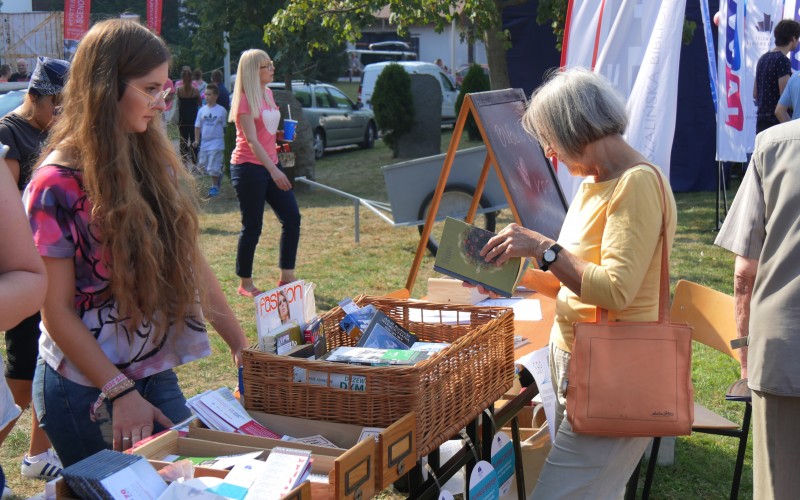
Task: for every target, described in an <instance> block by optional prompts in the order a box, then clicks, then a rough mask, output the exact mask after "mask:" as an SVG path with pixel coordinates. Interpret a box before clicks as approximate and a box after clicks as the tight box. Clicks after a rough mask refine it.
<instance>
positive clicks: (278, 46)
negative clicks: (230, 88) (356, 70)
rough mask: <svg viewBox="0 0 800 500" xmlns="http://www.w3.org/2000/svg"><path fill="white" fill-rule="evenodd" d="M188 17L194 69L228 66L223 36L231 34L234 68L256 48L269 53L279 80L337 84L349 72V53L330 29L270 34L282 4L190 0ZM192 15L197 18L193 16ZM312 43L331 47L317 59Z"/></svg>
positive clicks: (277, 0)
mask: <svg viewBox="0 0 800 500" xmlns="http://www.w3.org/2000/svg"><path fill="white" fill-rule="evenodd" d="M184 2H185V4H186V7H187V8H186V11H187V19H191V18H193V19H194V20H193V22H191V23H189V24H191V25H192V30H193V35H192V43H191V47H190V53H191V55H192V57H193V58H194V60H193V61H190V62H186V63H185V64H188V65H190V66H195V65H201V66H202V67H203V69H204V70H210V69H214V68H217V67H220V66H221V65H222V59H223V56H224V40H223V33H224V32H227V33H228V34H229V43H230V47H231V64H232V65H233V66H234V69H233V71H236V70H235V64H236V62H237V60H238V57H239V54H241V53H242V52H243V51H245V50H247V49H251V48H255V49H262V50H266V51H267V53H269V55H270V57H272V59H273V60H274V61H275V63H276V69H275V79H276V80H277V81H284V82H287V83H288V82H289V81H291V80H292V79H301V80H332V79H333V78H335V77H337V76H339V75H340V74H344V71H345V69H346V68H347V55H346V54H345V52H344V45H343V44H341V43H335V42H333V41H332V40H331V34H330V32H328V31H323V30H319V29H315V28H314V26H309V27H308V28H304V29H300V30H297V31H296V32H292V33H288V32H285V33H280V32H278V33H272V34H270V35H269V36H265V33H264V25H265V24H266V23H268V22H269V21H270V19H272V17H273V16H274V15H275V13H276V12H277V11H278V9H279V8H280V7H282V6H283V5H284V3H285V2H284V1H282V0H184ZM189 13H191V14H189ZM308 39H314V40H321V41H323V42H325V43H326V44H327V50H326V51H320V52H319V53H317V54H314V55H313V56H312V55H311V54H309V53H308V51H307V50H305V46H306V45H307V43H308Z"/></svg>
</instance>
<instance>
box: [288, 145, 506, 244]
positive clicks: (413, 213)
mask: <svg viewBox="0 0 800 500" xmlns="http://www.w3.org/2000/svg"><path fill="white" fill-rule="evenodd" d="M445 156H446V155H445V154H444V153H443V154H438V155H434V156H428V157H426V158H418V159H415V160H409V161H404V162H400V163H395V164H392V165H386V166H384V167H381V171H382V172H383V179H384V182H385V183H386V191H387V193H388V196H389V202H388V203H386V202H382V201H375V200H369V199H365V198H360V197H358V196H355V195H352V194H350V193H346V192H344V191H341V190H338V189H335V188H332V187H330V186H326V185H324V184H320V183H318V182H315V181H312V180H309V179H307V178H305V177H297V178H296V179H295V180H296V181H298V182H303V183H305V184H309V185H311V186H314V187H317V188H320V189H324V190H326V191H330V192H332V193H335V194H338V195H340V196H344V197H345V198H348V199H350V200H353V205H354V208H355V241H356V242H358V241H359V239H360V235H359V217H360V210H359V207H361V206H364V207H366V208H368V209H369V210H371V211H372V212H374V213H375V214H377V215H378V216H379V217H380V218H381V219H383V220H385V221H386V222H388V223H389V224H391V225H392V226H394V227H400V226H418V227H419V232H420V234H422V232H423V227H424V224H425V219H426V217H427V214H428V210H429V206H430V204H431V201H432V200H433V194H434V191H435V190H436V184H437V183H438V181H439V175H440V174H441V171H442V165H443V164H444V160H445ZM485 159H486V147H485V146H479V147H475V148H469V149H463V150H461V151H458V152H457V153H456V155H455V160H454V161H453V167H452V170H451V172H450V176H449V178H448V179H447V186H446V187H445V190H444V193H443V195H442V199H441V201H440V204H439V211H438V212H437V214H436V220H437V221H442V220H444V218H445V217H447V216H449V217H456V218H459V219H464V218H465V217H466V215H467V211H468V210H469V207H470V203H471V202H472V197H473V195H474V193H475V184H476V182H477V180H478V179H479V178H480V174H481V170H482V168H483V164H484V161H485ZM507 207H508V202H507V200H506V197H505V194H504V193H503V188H502V186H501V185H500V181H499V179H498V178H497V174H496V173H495V172H494V169H491V171H490V173H489V177H488V179H487V180H486V185H485V186H484V188H483V193H482V196H481V200H480V208H479V209H478V214H479V215H481V216H482V218H483V223H482V225H483V227H485V228H486V229H488V230H490V231H494V229H495V222H496V215H497V212H498V211H499V210H501V209H503V208H507ZM389 213H391V216H389V215H387V214H389ZM427 246H428V249H429V250H430V251H431V252H432V253H433V254H434V255H435V254H436V249H437V247H438V244H437V242H436V240H435V239H434V237H433V236H431V237H430V238H429V239H428V242H427Z"/></svg>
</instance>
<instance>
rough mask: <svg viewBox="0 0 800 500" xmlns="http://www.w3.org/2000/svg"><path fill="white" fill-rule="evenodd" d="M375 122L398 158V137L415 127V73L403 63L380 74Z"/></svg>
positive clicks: (385, 69)
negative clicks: (413, 76)
mask: <svg viewBox="0 0 800 500" xmlns="http://www.w3.org/2000/svg"><path fill="white" fill-rule="evenodd" d="M372 110H373V111H374V112H375V121H376V122H378V128H380V129H381V132H382V133H383V142H385V143H386V144H387V145H388V146H389V147H390V148H392V151H393V152H394V157H395V158H397V138H398V137H400V136H402V135H403V134H407V133H408V132H409V131H410V130H411V128H412V127H413V126H414V95H413V94H412V93H411V76H410V75H409V74H408V73H406V70H404V69H403V67H402V66H400V65H399V64H389V65H388V66H386V68H384V70H383V71H381V74H380V75H378V79H377V81H376V82H375V91H374V92H373V94H372Z"/></svg>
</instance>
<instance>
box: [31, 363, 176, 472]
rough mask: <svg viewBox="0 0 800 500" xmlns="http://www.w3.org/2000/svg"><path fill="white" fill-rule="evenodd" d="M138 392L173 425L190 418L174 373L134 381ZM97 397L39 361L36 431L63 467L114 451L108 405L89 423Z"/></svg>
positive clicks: (93, 390)
mask: <svg viewBox="0 0 800 500" xmlns="http://www.w3.org/2000/svg"><path fill="white" fill-rule="evenodd" d="M136 390H137V391H139V394H141V395H142V397H144V399H146V400H147V401H148V402H149V403H150V404H152V405H153V406H155V407H156V408H158V409H159V410H161V411H162V412H163V413H164V415H166V416H167V418H169V419H170V420H172V422H174V423H178V422H180V421H181V420H185V419H187V418H189V416H190V415H191V411H190V410H189V408H188V407H187V406H186V399H185V398H184V397H183V393H182V392H181V389H180V387H179V386H178V377H177V376H176V375H175V372H173V371H172V370H165V371H163V372H161V373H157V374H155V375H152V376H150V377H145V378H143V379H139V380H137V381H136ZM99 395H100V390H99V389H98V388H96V387H90V386H85V385H81V384H76V383H75V382H72V381H70V380H68V379H66V378H64V377H62V376H61V375H59V373H58V372H57V371H55V370H53V369H52V368H51V367H50V366H49V365H48V364H47V363H45V362H44V360H43V359H41V358H40V359H39V360H38V362H37V364H36V374H35V375H34V377H33V405H34V408H36V415H37V416H38V417H39V422H40V426H41V427H42V429H44V431H45V433H46V434H47V437H48V438H50V442H51V443H52V444H53V448H55V450H56V452H57V453H58V456H59V458H60V459H61V463H62V464H64V467H68V466H70V465H72V464H74V463H75V462H78V461H80V460H82V459H84V458H86V457H88V456H90V455H93V454H95V453H97V452H98V451H100V450H103V449H111V448H112V447H113V427H112V421H111V410H112V404H111V403H110V402H108V401H106V402H105V403H104V404H103V405H102V406H101V407H100V408H99V409H98V410H97V413H96V414H95V417H96V418H95V420H96V421H95V422H92V420H91V419H90V418H89V406H90V405H91V404H92V403H94V402H95V401H97V397H98V396H99ZM162 430H164V427H163V426H162V425H160V424H159V423H158V422H154V423H153V434H155V433H157V432H160V431H162Z"/></svg>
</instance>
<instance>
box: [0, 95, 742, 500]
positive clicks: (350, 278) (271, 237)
mask: <svg viewBox="0 0 800 500" xmlns="http://www.w3.org/2000/svg"><path fill="white" fill-rule="evenodd" d="M340 86H342V87H344V86H345V85H341V84H340ZM356 86H357V84H356ZM349 90H350V91H352V89H349ZM348 93H350V92H348ZM451 133H452V132H451V131H443V140H442V144H443V146H442V151H445V150H446V147H447V145H448V144H449V141H450V135H451ZM475 145H476V144H475V143H471V144H469V143H467V142H466V140H465V141H462V146H475ZM393 161H395V160H393V159H392V158H391V152H390V151H389V150H388V148H386V146H385V145H383V144H382V143H381V142H378V143H376V147H375V148H374V149H372V150H345V151H332V152H329V153H326V156H325V158H324V159H323V160H321V161H320V162H318V163H317V166H316V177H317V181H318V182H321V183H323V184H326V185H329V186H333V187H335V188H337V189H340V190H343V191H345V192H348V193H353V194H357V195H359V196H362V197H364V198H369V199H373V200H381V201H386V200H387V197H386V187H385V185H384V181H383V176H382V173H381V171H380V166H381V165H386V164H389V163H392V162H393ZM709 168H713V165H710V166H709ZM204 183H205V181H204V180H201V181H200V187H199V192H200V193H201V194H204V193H205V190H204V189H203V188H202V186H203V185H204ZM412 188H413V187H412ZM297 199H298V203H299V204H300V209H301V212H302V215H303V222H302V227H303V229H302V236H301V241H300V251H299V255H298V262H297V273H298V276H299V277H300V278H304V279H307V280H311V281H314V282H315V283H316V284H317V288H316V299H317V308H318V309H319V310H321V311H323V310H327V309H329V308H331V307H333V306H334V305H335V304H336V303H337V302H338V301H340V300H341V299H343V298H344V297H352V296H355V295H357V294H359V293H369V294H384V293H387V292H391V291H393V290H397V289H400V288H403V287H404V285H405V282H406V279H407V277H408V272H409V269H410V268H411V264H412V261H413V259H414V254H415V251H416V248H417V243H418V242H419V233H418V231H417V228H416V227H410V228H409V227H396V228H395V227H392V226H390V225H389V224H387V223H386V222H385V221H383V220H381V219H379V218H378V217H377V216H375V215H374V214H372V213H370V212H369V211H367V210H361V217H360V234H361V241H360V243H355V241H354V208H353V204H352V202H351V201H349V200H347V199H345V198H342V197H339V196H336V195H333V194H329V193H327V192H322V191H309V190H303V191H300V192H298V194H297ZM676 200H677V202H678V210H679V219H678V234H677V237H676V241H675V247H674V251H673V256H672V271H671V280H672V283H673V285H674V283H675V282H676V281H677V280H678V279H680V278H685V279H690V280H693V281H696V282H699V283H701V284H704V285H707V286H710V287H712V288H715V289H717V290H720V291H723V292H726V293H731V292H732V273H733V257H732V255H730V254H729V253H728V252H726V251H723V250H721V249H719V248H716V247H714V246H713V245H712V243H713V239H714V236H715V233H714V231H713V229H714V227H715V221H714V218H715V215H714V193H713V192H712V193H687V194H677V195H676ZM510 221H511V216H510V212H509V211H508V210H504V211H503V212H502V213H501V215H500V217H499V219H498V229H499V228H501V227H503V225H505V224H506V223H508V222H510ZM264 222H265V225H264V230H263V234H262V237H261V241H260V244H259V247H258V250H257V254H256V261H255V267H254V269H255V273H254V278H255V281H256V284H257V285H260V286H261V287H262V288H270V287H272V286H275V285H276V284H277V281H278V270H277V259H278V257H277V255H278V248H277V246H278V234H279V225H278V223H277V221H276V220H275V217H274V216H273V215H272V214H271V213H269V212H267V213H266V214H265V218H264ZM201 224H202V235H201V238H202V245H203V249H204V251H205V252H206V255H207V257H208V259H209V261H210V262H211V264H212V266H213V267H214V269H215V270H216V273H217V276H218V277H219V279H220V281H221V282H222V285H223V288H224V290H225V293H226V295H227V297H228V300H229V301H230V302H231V304H232V306H233V308H234V311H235V313H236V315H237V317H238V318H239V319H240V321H241V323H242V325H243V326H244V328H245V330H246V332H247V334H248V336H249V338H250V339H251V340H252V341H255V338H256V331H255V324H254V311H253V304H252V301H248V300H246V299H244V298H242V297H239V296H238V295H237V294H236V287H237V284H238V282H237V278H236V276H235V274H234V258H235V251H236V241H237V234H238V232H239V211H238V205H237V201H236V196H235V194H234V192H233V189H232V188H231V186H230V182H229V180H228V179H226V180H225V181H224V184H223V188H222V194H221V195H220V196H219V197H218V198H215V199H213V200H207V201H204V202H203V204H202V214H201ZM432 266H433V260H432V258H431V257H430V256H429V255H427V254H426V256H425V258H424V259H423V262H422V266H421V270H420V273H419V276H418V278H417V281H416V286H415V287H414V289H413V291H412V295H413V296H414V297H420V296H422V295H424V294H425V282H426V280H427V277H429V276H431V275H432ZM211 339H212V347H213V352H214V353H213V355H212V356H210V357H208V358H206V359H203V360H200V361H198V362H195V363H191V364H190V365H187V366H183V367H180V368H179V369H178V370H177V371H178V376H179V378H180V380H181V386H182V388H183V390H184V393H185V394H186V396H187V397H188V396H192V395H194V394H196V393H198V392H200V391H203V390H207V389H212V388H217V387H220V386H233V385H234V384H235V383H236V374H235V371H234V369H233V366H232V364H231V361H230V354H229V352H228V350H227V348H226V346H225V345H224V343H223V342H222V341H221V340H220V338H219V336H217V335H215V334H213V333H212V335H211ZM0 350H2V349H0ZM3 355H5V353H4V352H3ZM719 358H720V356H717V355H716V351H713V352H711V351H710V350H709V349H704V348H696V349H695V361H694V370H693V379H694V383H695V390H696V393H697V399H698V400H699V401H700V402H701V403H702V404H704V405H705V406H706V407H708V408H711V409H712V410H714V411H717V412H719V413H722V414H724V415H725V416H727V417H728V418H730V419H731V420H734V421H736V420H737V419H738V420H741V405H739V404H733V403H726V402H725V401H724V400H723V398H722V393H721V391H722V390H724V388H725V387H727V385H728V384H729V383H730V382H732V381H733V380H735V379H737V378H738V365H737V364H736V363H735V362H732V361H731V360H726V359H719ZM29 428H30V422H29V418H28V412H26V413H25V416H24V417H23V419H22V420H21V421H20V423H18V424H17V426H16V428H15V429H14V431H13V432H12V433H11V435H10V436H9V438H8V439H7V440H6V442H5V443H4V445H3V447H2V449H0V463H2V466H3V468H4V470H5V472H6V476H7V479H8V481H9V484H10V486H11V487H12V488H13V489H14V492H15V494H16V495H19V496H20V497H23V498H27V497H29V496H31V495H33V494H36V493H38V492H40V491H42V490H43V488H44V483H42V482H40V481H29V480H23V479H21V477H20V474H19V464H20V460H21V457H22V455H23V453H24V452H25V450H26V449H27V445H28V436H29ZM735 451H736V448H735V440H734V439H730V438H722V437H716V436H709V435H705V434H696V435H694V436H691V437H688V438H679V439H678V441H677V444H676V454H675V455H676V456H675V461H676V464H675V465H674V466H671V467H659V468H658V469H657V473H656V481H655V485H654V489H653V493H652V497H653V498H659V499H662V498H666V499H684V498H726V497H727V495H728V492H729V490H730V483H731V476H732V472H733V463H734V458H735ZM751 461H752V453H751V451H750V449H748V455H747V459H746V461H745V472H744V475H743V479H742V487H741V497H742V498H751V497H752V473H751Z"/></svg>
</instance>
